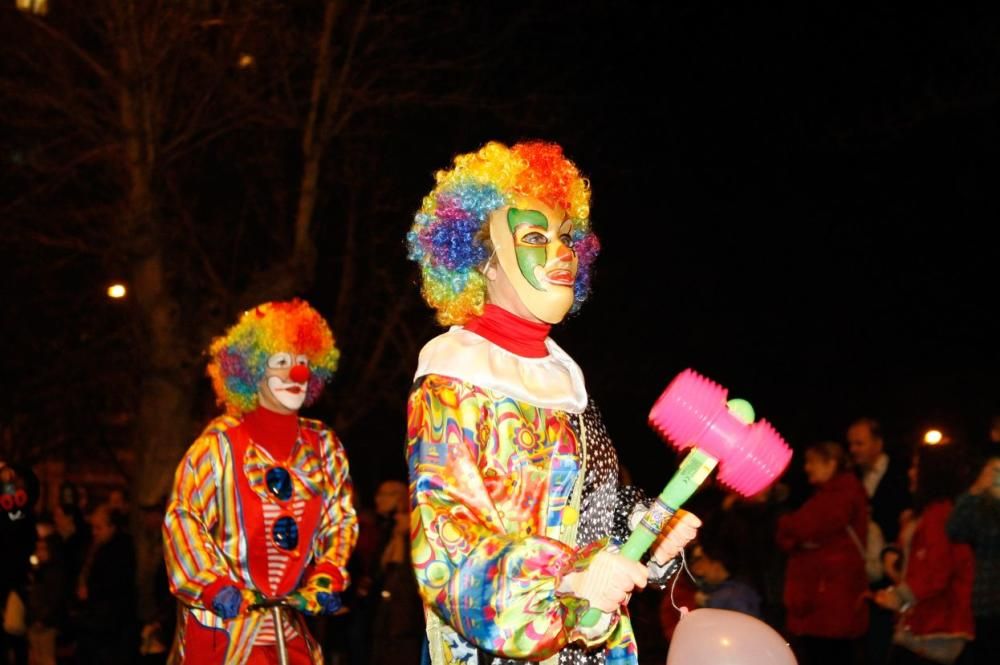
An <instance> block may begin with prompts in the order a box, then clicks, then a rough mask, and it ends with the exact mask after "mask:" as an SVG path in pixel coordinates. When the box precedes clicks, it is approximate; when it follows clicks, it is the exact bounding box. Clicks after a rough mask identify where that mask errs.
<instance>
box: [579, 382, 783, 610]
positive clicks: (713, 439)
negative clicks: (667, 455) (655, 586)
mask: <svg viewBox="0 0 1000 665" xmlns="http://www.w3.org/2000/svg"><path fill="white" fill-rule="evenodd" d="M726 396H727V391H726V389H725V388H723V387H722V386H720V385H718V384H717V383H714V382H713V381H710V380H709V379H706V378H705V377H703V376H701V375H700V374H698V373H697V372H695V371H694V370H691V369H687V370H684V371H683V372H681V373H680V374H678V375H677V377H676V378H675V379H674V380H673V381H671V382H670V385H669V386H667V389H666V390H664V391H663V394H662V395H661V396H660V399H658V400H657V401H656V404H654V405H653V409H652V410H651V411H650V412H649V422H650V424H651V425H652V426H653V428H654V429H656V430H657V431H658V432H659V433H660V435H661V436H662V437H663V438H664V439H666V440H667V441H668V442H670V444H672V445H673V446H674V447H675V448H677V450H686V449H688V448H690V449H691V452H689V453H688V454H687V456H686V457H685V458H684V461H683V462H681V465H680V467H679V468H678V469H677V471H676V473H674V476H673V478H671V479H670V482H669V483H667V486H666V487H665V488H664V489H663V491H662V492H661V493H660V496H659V497H658V498H657V499H656V501H655V502H653V505H652V506H650V508H649V510H648V511H646V514H645V516H644V517H643V518H642V521H641V522H639V525H638V526H637V527H636V528H635V530H634V531H633V532H632V535H631V536H629V539H628V541H626V543H625V545H624V546H623V547H622V551H621V552H622V554H623V555H625V556H626V557H628V558H629V559H632V560H633V561H638V560H639V559H640V558H641V557H642V555H643V554H644V553H645V552H646V550H648V549H649V548H650V546H651V545H652V544H653V542H654V541H655V540H656V539H657V538H658V537H659V536H660V534H661V533H663V529H664V527H665V526H666V524H667V522H668V521H669V520H670V517H671V516H672V515H673V514H674V513H675V512H677V510H678V509H679V508H680V507H681V505H683V504H684V502H685V501H687V500H688V499H689V498H690V497H691V495H692V494H694V492H695V490H697V489H698V487H699V486H700V485H701V483H702V482H703V481H704V480H705V478H707V477H708V474H710V473H711V472H712V469H714V468H715V466H716V464H718V465H719V481H720V482H722V484H724V485H726V486H727V487H731V488H732V489H734V490H736V491H737V492H739V493H740V494H742V495H743V496H751V495H753V494H756V493H757V492H759V491H761V490H762V489H764V488H765V487H767V486H768V485H769V484H771V483H772V482H774V480H775V479H777V478H778V476H780V475H781V473H782V472H783V471H784V470H785V467H787V466H788V462H789V461H790V460H791V459H792V451H791V449H790V448H789V447H788V445H787V444H786V443H785V441H784V439H782V438H781V435H780V434H778V433H777V432H776V431H775V430H774V428H773V427H771V425H770V424H769V423H768V422H767V421H766V420H760V421H758V422H756V423H755V422H754V413H753V408H752V407H751V406H750V404H749V403H747V402H746V401H744V400H730V401H728V402H727V401H726ZM598 618H599V612H598V610H596V609H592V610H590V611H588V612H587V613H586V614H585V615H584V617H583V619H582V622H581V623H582V624H583V625H584V626H590V625H593V624H594V623H596V622H597V619H598Z"/></svg>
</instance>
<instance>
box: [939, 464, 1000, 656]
mask: <svg viewBox="0 0 1000 665" xmlns="http://www.w3.org/2000/svg"><path fill="white" fill-rule="evenodd" d="M979 462H980V464H979V465H978V468H979V474H978V475H977V477H976V480H975V482H973V483H972V485H971V486H970V487H969V489H968V490H966V492H965V493H963V494H962V495H961V496H959V497H958V500H957V501H955V507H954V509H953V510H952V511H951V515H950V516H949V517H948V524H947V527H946V528H947V531H948V537H949V538H951V539H952V540H953V541H955V542H959V543H968V544H969V545H971V546H972V551H973V553H974V554H975V558H976V569H975V577H974V578H973V582H972V615H973V619H974V622H975V626H976V639H975V640H974V641H972V642H970V643H969V644H968V646H966V648H965V653H964V654H963V656H962V659H961V663H962V665H985V664H986V663H993V662H995V661H996V658H997V655H998V654H1000V447H996V448H995V449H992V450H987V451H985V455H984V457H981V458H980V460H979Z"/></svg>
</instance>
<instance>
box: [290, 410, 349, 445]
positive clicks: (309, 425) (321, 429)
mask: <svg viewBox="0 0 1000 665" xmlns="http://www.w3.org/2000/svg"><path fill="white" fill-rule="evenodd" d="M299 429H300V430H302V431H304V432H312V433H314V434H315V435H316V436H317V437H318V438H319V440H320V441H327V442H329V445H332V446H333V448H334V449H343V447H344V444H343V443H341V441H340V437H338V436H337V433H336V432H334V431H333V428H332V427H330V426H329V425H327V424H326V423H324V422H323V421H322V420H316V419H314V418H302V417H301V416H300V417H299Z"/></svg>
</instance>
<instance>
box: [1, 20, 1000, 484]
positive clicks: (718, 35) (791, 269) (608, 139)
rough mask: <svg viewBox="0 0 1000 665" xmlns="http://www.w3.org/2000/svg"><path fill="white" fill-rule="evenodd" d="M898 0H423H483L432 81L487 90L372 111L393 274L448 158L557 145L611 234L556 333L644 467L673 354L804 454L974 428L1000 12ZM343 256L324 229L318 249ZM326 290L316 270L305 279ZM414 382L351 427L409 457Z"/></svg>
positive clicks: (652, 460) (987, 353)
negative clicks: (463, 63) (387, 186)
mask: <svg viewBox="0 0 1000 665" xmlns="http://www.w3.org/2000/svg"><path fill="white" fill-rule="evenodd" d="M880 4H881V3H880ZM898 4H899V8H898V9H893V8H889V7H887V6H885V7H883V6H880V7H879V8H877V9H867V10H863V11H860V10H859V11H858V12H849V11H847V10H846V9H845V8H844V6H843V4H842V3H835V2H825V3H799V2H784V3H768V5H769V6H768V7H760V6H759V5H760V3H750V2H743V3H731V2H671V3H648V4H647V3H600V2H582V3H566V4H560V3H527V4H525V5H523V7H522V9H519V10H518V12H517V13H516V14H515V15H512V16H510V17H508V16H507V15H506V14H503V13H501V12H500V11H499V9H498V8H497V7H498V6H495V5H492V4H490V5H486V4H480V3H456V4H455V6H454V7H452V6H450V5H448V4H447V3H429V5H430V6H434V7H438V8H440V9H441V10H440V11H438V12H437V13H433V14H432V16H433V20H435V21H439V22H440V21H441V20H446V19H447V16H448V15H449V13H451V14H452V15H454V14H455V13H456V12H465V13H472V15H471V18H470V16H469V15H467V14H463V19H462V23H463V25H464V26H465V28H464V29H463V31H462V33H461V34H460V35H455V34H447V42H445V41H442V42H441V43H439V44H437V45H436V46H432V47H431V48H432V49H433V50H435V51H439V52H437V53H435V55H437V56H438V57H454V58H455V59H456V61H458V60H461V58H462V57H463V55H464V54H467V53H471V54H474V55H475V59H476V60H477V61H478V62H479V65H478V66H477V67H476V68H474V69H470V70H463V69H456V70H455V71H451V72H447V71H446V72H444V73H433V74H432V73H429V74H428V76H438V77H440V80H439V81H437V82H436V83H435V85H437V87H438V88H439V89H440V90H442V92H447V91H448V90H449V88H450V86H454V87H455V88H456V89H458V88H462V87H463V86H464V88H465V89H467V90H473V91H474V95H475V97H476V101H477V103H475V104H466V105H451V106H444V105H442V106H439V105H435V104H427V105H423V106H421V105H420V104H410V105H408V106H406V107H400V108H398V109H395V110H389V111H385V110H383V111H381V112H380V114H379V115H372V117H371V118H369V121H368V125H367V126H368V127H371V126H373V125H377V128H378V131H377V133H375V134H373V136H375V138H373V139H372V140H371V142H370V145H369V146H368V151H369V153H370V155H371V157H372V158H373V159H375V160H377V161H378V163H379V165H380V167H379V168H380V172H381V173H382V174H383V175H384V176H385V177H386V178H387V179H388V180H389V181H390V182H391V183H392V188H391V191H390V192H389V193H388V195H387V196H388V199H389V200H388V201H387V202H386V205H388V206H389V207H390V208H392V209H393V210H395V211H396V212H394V216H392V217H391V219H392V220H395V221H390V222H387V223H389V224H396V225H397V226H398V229H397V230H398V235H399V238H400V244H399V245H398V247H396V249H395V250H394V251H391V252H388V253H387V254H386V256H385V261H386V266H387V269H388V270H390V271H392V272H393V273H394V274H398V276H399V279H400V280H411V281H412V280H414V279H415V271H414V269H413V267H412V266H411V265H410V264H409V263H407V262H406V261H405V259H404V248H403V246H402V238H403V236H404V234H405V232H406V230H407V228H408V226H409V219H410V216H411V215H412V211H414V210H416V209H417V208H418V207H419V204H420V198H421V197H422V196H423V195H424V194H425V193H426V192H427V191H429V190H430V188H431V187H432V184H433V181H432V174H433V172H434V171H435V170H436V169H439V168H443V167H446V166H447V165H448V164H449V162H450V159H451V157H452V155H454V154H456V153H460V152H468V151H470V150H474V149H476V148H478V147H479V146H480V145H481V144H482V143H484V142H485V141H487V140H490V139H497V140H501V141H505V142H512V141H516V140H520V139H530V138H541V139H546V140H552V141H556V142H558V143H560V144H562V145H563V146H564V149H565V151H566V153H567V154H568V155H569V156H570V157H571V158H572V159H573V160H574V161H576V163H577V164H578V165H579V166H580V168H581V170H582V171H583V172H584V173H585V174H586V175H587V176H588V177H589V178H590V180H591V183H592V188H593V205H592V223H593V225H594V228H595V230H596V231H597V233H598V235H599V236H600V238H601V241H602V245H603V251H602V254H601V256H600V258H599V259H598V262H597V265H596V273H595V278H594V292H593V294H592V296H591V299H590V300H589V301H588V303H587V304H586V305H585V306H584V308H583V309H582V310H581V312H580V313H579V314H578V315H577V316H575V317H573V318H571V319H570V320H568V321H567V322H566V323H564V324H563V325H562V326H560V327H559V328H557V329H556V330H554V332H553V335H552V336H553V338H555V339H556V340H557V341H558V342H559V343H560V344H561V345H562V346H563V347H564V348H566V349H567V350H568V351H569V352H570V353H571V354H572V355H573V356H574V357H575V358H576V360H577V361H578V362H579V364H580V365H581V366H582V367H583V369H584V372H585V375H586V377H587V381H588V387H589V390H590V392H591V393H592V395H593V396H594V397H595V398H596V399H597V401H598V404H599V405H600V407H601V409H602V410H603V412H604V414H605V417H606V420H607V421H608V425H609V430H610V433H611V435H612V437H613V438H614V439H616V443H617V446H618V448H619V451H620V455H621V457H622V460H623V462H624V463H625V465H626V466H627V467H628V468H629V470H630V471H631V472H632V473H633V475H634V476H635V478H636V480H637V481H638V482H639V483H640V484H642V485H645V486H646V487H647V488H648V489H658V487H659V486H660V485H661V484H662V482H663V481H664V480H665V479H666V478H667V475H668V473H669V471H670V470H671V469H672V466H670V465H671V463H672V455H670V454H668V452H667V451H666V449H665V448H664V446H663V444H662V443H660V442H659V440H658V439H657V438H656V437H655V436H654V435H653V434H652V432H651V431H650V430H649V428H648V427H647V426H646V415H647V413H648V410H649V408H650V406H651V405H652V404H653V402H654V401H655V399H656V397H657V396H658V395H659V393H660V392H661V391H662V389H663V388H664V387H665V386H666V384H667V383H668V382H669V380H670V379H671V378H672V377H673V376H674V375H675V374H677V373H678V372H679V371H681V370H683V369H684V368H686V367H692V368H695V369H696V370H698V371H699V372H701V373H703V374H705V375H707V376H709V377H710V378H713V379H715V380H716V381H718V382H719V383H722V384H723V385H725V386H727V387H729V388H730V391H731V395H733V396H740V397H744V398H746V399H748V400H750V401H751V402H752V403H753V404H754V406H755V407H756V408H757V412H758V415H760V416H763V417H765V418H767V419H768V420H770V421H771V422H772V423H773V424H774V425H775V427H776V428H777V429H778V430H779V431H780V432H782V433H783V434H784V435H785V436H786V438H787V439H789V441H790V443H791V444H792V445H793V446H794V447H796V448H799V449H801V447H802V446H804V445H806V444H808V443H810V442H813V441H816V440H821V439H828V438H840V439H842V437H843V432H844V429H845V428H846V426H847V424H848V423H849V422H850V421H851V420H852V419H853V418H855V417H858V416H861V415H871V416H874V417H876V418H880V419H881V420H882V421H883V424H884V425H885V428H886V431H887V434H888V437H889V443H890V445H895V446H896V447H903V446H905V445H910V444H912V443H913V442H914V440H915V437H916V436H917V435H918V434H919V432H921V431H922V429H923V428H925V427H927V426H930V425H938V426H940V427H944V428H947V430H948V431H949V432H954V433H955V435H956V436H957V437H965V438H968V439H982V438H985V436H986V432H987V427H988V420H989V417H990V416H991V415H993V414H994V413H998V412H1000V399H998V397H1000V396H998V394H997V389H996V383H995V377H996V376H997V374H998V370H1000V354H998V351H997V348H998V347H997V340H998V339H1000V326H998V321H997V316H996V310H997V304H996V288H995V274H996V264H995V259H996V256H997V253H998V252H997V245H996V241H994V240H992V239H990V238H992V237H993V236H994V232H993V227H994V225H995V224H996V220H997V219H998V215H997V213H998V212H1000V210H998V207H1000V206H998V205H997V202H996V196H995V194H994V193H995V192H996V184H995V183H996V181H997V177H998V176H1000V167H998V162H997V156H998V148H1000V107H998V101H1000V34H998V33H1000V22H998V21H997V16H996V15H994V14H995V13H996V10H992V13H991V14H990V15H983V14H972V13H969V14H963V13H960V12H959V11H958V10H956V9H954V8H951V7H950V6H946V5H945V4H941V7H939V8H938V9H933V8H931V9H920V10H918V9H916V8H915V7H914V6H913V5H911V4H910V3H905V4H904V3H898ZM806 5H808V6H806ZM943 7H947V8H943ZM442 17H444V18H442ZM431 27H432V26H428V29H430V28H431ZM433 27H435V28H440V25H436V26H433ZM363 138H364V137H361V138H360V139H359V140H363ZM214 186H220V185H219V183H214ZM231 186H232V187H234V188H236V189H238V188H239V183H231ZM335 203H336V202H333V203H329V202H328V203H327V204H326V205H328V206H332V205H335ZM318 214H319V215H320V216H322V215H323V210H320V211H319V212H318ZM380 219H385V215H383V216H382V217H380ZM380 223H386V222H380ZM333 251H334V248H333V247H332V245H330V246H327V247H324V246H323V237H322V236H321V238H320V247H319V252H320V261H321V264H322V261H323V259H324V257H325V256H328V255H329V254H328V252H333ZM14 260H15V261H17V258H16V257H15V258H14ZM22 268H23V269H19V270H18V271H17V273H18V274H19V275H23V274H26V273H30V269H29V268H26V267H23V266H22ZM413 288H414V289H416V288H417V286H416V284H415V283H414V285H413ZM335 292H336V284H334V283H332V282H331V281H330V279H329V278H327V277H324V275H323V271H322V270H321V271H320V276H319V278H318V281H317V283H316V284H315V286H314V287H313V289H312V291H311V292H310V293H308V294H304V295H306V296H308V297H309V298H310V300H313V301H315V302H316V303H318V304H320V305H322V303H324V302H329V300H330V299H331V297H332V296H331V294H333V293H335ZM383 305H384V304H382V303H371V306H372V307H376V308H377V307H381V306H383ZM15 314H16V313H15V312H12V313H11V316H12V317H13V316H15ZM418 316H419V315H418ZM424 316H425V319H423V320H418V319H416V318H415V319H414V321H413V325H414V328H421V327H423V326H425V325H426V323H427V321H428V320H429V319H430V312H429V310H428V311H427V312H426V314H425V315H424ZM5 319H7V317H6V316H5ZM13 320H14V319H13V318H11V319H9V320H6V321H5V326H7V325H12V323H11V322H12V321H13ZM13 325H17V324H16V322H14V323H13ZM348 338H349V335H348ZM344 352H345V354H348V353H350V344H349V341H348V343H347V345H346V346H345V348H344ZM401 362H411V363H413V364H414V365H415V362H416V359H415V358H413V359H409V360H402V361H401ZM344 389H348V388H345V387H344V386H340V387H336V386H335V388H334V390H344ZM406 389H407V386H405V385H401V386H400V398H399V405H400V412H399V414H398V416H397V415H393V416H392V417H391V418H390V417H388V415H387V414H381V415H379V416H378V417H377V418H375V420H377V421H378V422H371V420H372V419H369V420H368V421H366V422H365V423H362V424H360V425H359V426H358V427H357V428H355V431H353V432H352V438H353V439H354V440H355V441H360V442H362V444H364V445H365V446H367V445H368V442H371V441H378V442H384V444H383V443H379V444H378V446H379V447H378V449H379V450H384V451H385V452H386V454H387V456H388V455H389V454H390V453H391V455H395V454H397V451H400V449H401V446H399V445H398V442H399V441H401V440H402V435H403V421H402V411H401V409H402V401H403V399H404V396H405V392H406ZM322 408H323V409H336V404H335V403H333V402H324V404H323V405H322ZM317 415H319V416H321V417H327V416H328V415H329V414H328V413H323V412H321V413H319V414H317ZM365 428H369V429H365ZM362 444H352V442H351V441H350V440H348V441H347V445H348V448H349V451H350V449H351V447H352V445H357V446H361V445H362ZM399 455H400V464H401V452H400V453H399ZM795 463H796V464H798V461H796V462H795ZM383 464H384V465H385V466H386V467H387V468H389V467H390V466H391V465H390V464H389V463H388V462H384V463H383Z"/></svg>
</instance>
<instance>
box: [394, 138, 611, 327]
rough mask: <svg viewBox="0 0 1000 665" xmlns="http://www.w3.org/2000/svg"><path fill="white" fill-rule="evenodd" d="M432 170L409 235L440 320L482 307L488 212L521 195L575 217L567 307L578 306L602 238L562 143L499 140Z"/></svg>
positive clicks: (460, 319) (453, 320)
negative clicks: (573, 265)
mask: <svg viewBox="0 0 1000 665" xmlns="http://www.w3.org/2000/svg"><path fill="white" fill-rule="evenodd" d="M434 177H435V180H436V182H437V185H436V186H435V187H434V190H433V191H432V192H431V193H430V194H428V195H427V196H426V197H425V198H424V201H423V206H422V207H421V208H420V212H418V213H417V214H416V217H415V218H414V223H413V226H412V228H411V229H410V232H409V233H408V234H407V236H406V242H407V246H408V248H409V258H410V259H412V260H414V261H416V262H417V263H419V264H420V268H421V273H422V277H423V287H422V292H423V295H424V299H425V300H426V301H427V304H429V305H430V306H431V307H433V308H434V309H436V310H437V320H438V322H439V323H441V324H442V325H452V324H463V323H465V322H467V321H468V320H469V319H471V318H472V317H474V316H479V315H481V314H482V313H483V305H484V304H485V301H486V278H485V277H484V276H483V274H482V273H481V272H480V269H481V268H482V267H483V265H484V264H485V263H486V261H487V260H488V259H489V252H490V249H489V247H490V246H489V244H488V242H489V241H488V237H489V214H490V213H491V212H492V211H494V210H496V209H497V208H502V207H503V206H505V205H509V204H511V203H513V201H514V199H515V197H518V196H531V197H534V198H536V199H539V200H540V201H542V202H543V203H545V204H546V205H549V206H552V207H554V208H561V209H563V210H565V211H566V213H567V215H569V218H570V220H572V222H573V249H574V251H575V252H576V253H577V257H578V260H579V263H578V266H579V267H578V269H577V277H576V283H575V284H574V293H573V295H574V302H573V307H572V309H571V310H570V311H571V312H575V311H577V310H578V309H579V308H580V306H581V305H582V304H583V302H584V301H585V300H586V299H587V295H588V293H589V292H590V274H591V273H590V269H591V266H592V265H593V262H594V259H595V258H596V257H597V253H598V251H599V250H600V244H599V243H598V241H597V236H596V235H594V233H593V232H592V231H591V230H590V219H589V217H590V185H589V183H588V182H587V181H586V179H584V178H583V176H581V175H580V172H579V170H578V169H577V168H576V165H575V164H573V162H571V161H569V160H568V159H567V158H566V157H565V156H564V155H563V152H562V148H560V147H559V146H558V145H556V144H554V143H544V142H541V141H534V142H529V143H517V144H515V145H514V146H512V147H509V148H508V147H507V146H505V145H503V144H502V143H497V142H495V141H494V142H490V143H487V144H486V145H485V146H483V147H482V148H481V149H480V150H479V151H478V152H473V153H468V154H464V155H459V156H457V157H455V164H454V166H453V168H451V169H450V170H444V171H438V172H437V173H436V174H435V176H434Z"/></svg>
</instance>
